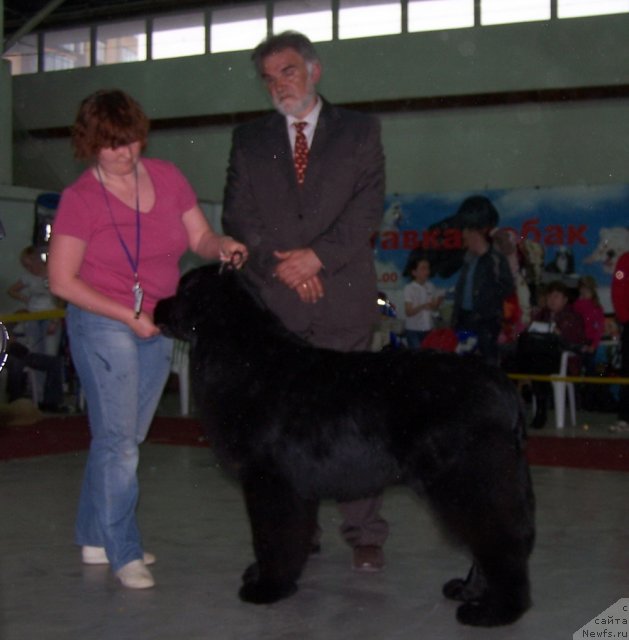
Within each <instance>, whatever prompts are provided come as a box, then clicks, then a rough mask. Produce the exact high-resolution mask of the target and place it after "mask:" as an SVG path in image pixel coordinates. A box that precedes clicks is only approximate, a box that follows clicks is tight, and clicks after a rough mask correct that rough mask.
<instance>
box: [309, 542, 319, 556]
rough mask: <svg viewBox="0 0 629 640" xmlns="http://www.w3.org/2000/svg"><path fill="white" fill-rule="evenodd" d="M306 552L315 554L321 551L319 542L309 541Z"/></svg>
mask: <svg viewBox="0 0 629 640" xmlns="http://www.w3.org/2000/svg"><path fill="white" fill-rule="evenodd" d="M308 553H309V554H310V555H311V556H317V555H319V554H320V553H321V545H320V544H319V543H316V542H311V543H310V549H309V550H308Z"/></svg>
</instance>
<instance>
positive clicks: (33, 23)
mask: <svg viewBox="0 0 629 640" xmlns="http://www.w3.org/2000/svg"><path fill="white" fill-rule="evenodd" d="M65 1H66V0H50V2H49V3H48V4H47V5H46V6H45V7H44V8H43V9H40V10H39V11H38V12H37V13H36V14H35V15H34V16H33V17H32V18H31V19H30V20H28V21H27V22H26V23H25V24H24V26H23V27H21V28H20V29H18V30H17V31H16V32H15V33H14V34H13V35H12V36H11V37H10V38H7V39H6V40H5V41H4V47H3V49H2V53H6V52H7V51H8V50H9V49H10V48H11V47H12V46H13V45H14V44H15V43H16V42H18V40H19V39H20V38H22V37H23V36H25V35H28V34H29V33H30V32H31V31H32V30H33V29H35V28H36V27H37V25H38V24H39V23H40V22H41V21H42V20H45V19H46V18H47V17H48V16H49V15H50V14H51V13H52V12H53V11H54V10H55V9H56V8H57V7H59V6H61V5H62V4H63V3H64V2H65Z"/></svg>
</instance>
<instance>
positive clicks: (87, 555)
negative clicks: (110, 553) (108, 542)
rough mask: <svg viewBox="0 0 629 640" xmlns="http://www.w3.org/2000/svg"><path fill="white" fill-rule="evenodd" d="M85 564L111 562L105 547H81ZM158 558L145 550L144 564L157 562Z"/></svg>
mask: <svg viewBox="0 0 629 640" xmlns="http://www.w3.org/2000/svg"><path fill="white" fill-rule="evenodd" d="M81 556H82V559H83V564H109V558H108V557H107V554H106V553H105V548H104V547H90V546H88V545H85V546H84V547H82V548H81ZM156 560H157V558H156V557H155V556H154V555H153V554H152V553H149V552H148V551H145V552H144V564H146V565H149V564H155V561H156Z"/></svg>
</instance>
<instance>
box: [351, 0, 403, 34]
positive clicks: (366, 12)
mask: <svg viewBox="0 0 629 640" xmlns="http://www.w3.org/2000/svg"><path fill="white" fill-rule="evenodd" d="M401 32H402V6H401V4H400V3H399V2H386V1H385V0H340V4H339V38H340V39H342V40H343V39H349V38H367V37H369V36H384V35H390V34H395V33H401Z"/></svg>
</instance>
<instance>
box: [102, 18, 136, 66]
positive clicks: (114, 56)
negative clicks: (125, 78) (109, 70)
mask: <svg viewBox="0 0 629 640" xmlns="http://www.w3.org/2000/svg"><path fill="white" fill-rule="evenodd" d="M141 60H146V22H145V21H144V20H133V21H129V22H118V23H115V24H104V25H101V26H99V27H98V29H97V30H96V64H98V65H100V64H117V63H119V62H139V61H141Z"/></svg>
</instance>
